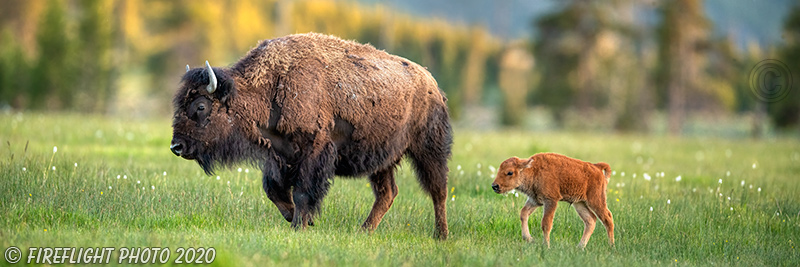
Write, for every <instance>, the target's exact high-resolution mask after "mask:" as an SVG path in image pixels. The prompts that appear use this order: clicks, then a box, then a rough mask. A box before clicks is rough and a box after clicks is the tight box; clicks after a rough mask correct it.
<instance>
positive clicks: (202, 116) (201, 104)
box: [188, 97, 211, 122]
mask: <svg viewBox="0 0 800 267" xmlns="http://www.w3.org/2000/svg"><path fill="white" fill-rule="evenodd" d="M210 104H211V101H210V100H208V99H207V98H205V97H199V98H197V99H195V100H194V101H193V102H192V104H191V106H189V110H188V111H189V115H190V116H189V117H190V118H191V119H192V120H194V121H196V122H205V121H206V118H208V115H209V112H210V111H211V110H209V109H207V107H208V105H210Z"/></svg>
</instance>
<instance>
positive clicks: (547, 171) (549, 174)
mask: <svg viewBox="0 0 800 267" xmlns="http://www.w3.org/2000/svg"><path fill="white" fill-rule="evenodd" d="M610 171H611V168H610V166H609V165H608V164H606V163H602V162H601V163H595V164H592V163H589V162H586V161H581V160H578V159H573V158H570V157H567V156H564V155H560V154H555V153H539V154H536V155H533V156H531V157H530V158H528V159H520V158H518V157H513V158H509V159H507V160H505V161H503V163H502V164H501V165H500V168H499V170H498V172H497V177H496V178H495V179H494V182H493V183H492V189H494V191H495V192H496V193H498V194H500V193H506V192H508V191H511V190H512V189H517V190H520V191H522V192H523V193H525V194H526V195H528V201H526V202H525V206H524V207H522V211H521V212H520V215H519V216H520V219H521V220H522V238H523V239H525V240H526V241H528V242H530V241H531V240H532V238H531V234H530V232H529V231H528V216H530V215H531V213H533V211H535V210H536V208H538V207H539V206H544V216H542V232H543V234H544V243H545V245H547V247H550V229H552V228H553V216H554V215H555V212H556V207H557V206H558V201H566V202H569V203H572V205H573V207H575V211H577V212H578V216H580V217H581V219H582V220H583V224H584V228H583V237H581V241H580V243H578V247H581V248H583V247H586V243H587V242H589V237H590V236H591V235H592V232H593V231H594V226H595V221H596V220H597V218H600V221H602V222H603V225H605V227H606V231H607V232H608V243H609V244H611V245H612V246H613V245H614V219H613V218H612V217H611V211H609V210H608V208H607V207H606V185H607V184H608V180H607V179H608V175H609V172H610Z"/></svg>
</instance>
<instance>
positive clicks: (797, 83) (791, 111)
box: [768, 5, 800, 128]
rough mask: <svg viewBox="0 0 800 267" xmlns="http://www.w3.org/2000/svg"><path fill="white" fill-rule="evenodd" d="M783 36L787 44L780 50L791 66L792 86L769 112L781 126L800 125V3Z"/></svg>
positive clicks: (795, 8)
mask: <svg viewBox="0 0 800 267" xmlns="http://www.w3.org/2000/svg"><path fill="white" fill-rule="evenodd" d="M783 32H784V34H783V36H784V40H786V46H784V47H783V49H782V50H781V51H780V55H781V57H780V58H781V59H783V60H784V61H783V62H784V63H786V64H787V65H788V67H789V72H790V73H791V75H792V82H793V83H792V88H789V90H790V92H789V95H788V96H787V97H786V98H785V99H783V100H780V101H778V102H777V103H772V104H771V105H770V106H769V108H768V112H769V114H770V117H771V118H772V120H773V121H774V122H775V125H777V126H778V127H780V128H790V127H795V128H796V127H798V126H800V67H798V62H800V5H795V6H794V8H792V11H791V12H790V13H789V16H788V17H787V18H786V21H785V23H784V26H783Z"/></svg>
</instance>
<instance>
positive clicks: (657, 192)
mask: <svg viewBox="0 0 800 267" xmlns="http://www.w3.org/2000/svg"><path fill="white" fill-rule="evenodd" d="M168 119H169V118H163V119H157V120H130V119H129V120H122V119H116V118H109V117H103V116H94V115H75V114H38V113H22V114H19V113H3V114H0V125H2V127H0V142H2V149H0V249H2V250H5V249H6V248H8V247H10V246H17V247H20V248H22V250H23V252H25V251H27V249H26V248H28V247H45V246H62V247H104V246H105V247H115V248H117V250H118V249H119V248H120V247H140V246H148V247H169V248H170V249H171V251H172V258H174V257H176V256H177V253H176V252H175V250H176V249H177V248H178V247H186V248H188V247H214V248H215V250H216V259H215V261H214V263H213V264H212V265H219V266H230V265H236V266H271V265H291V266H317V265H348V266H349V265H355V266H372V265H392V266H395V265H410V266H429V265H434V266H436V265H453V266H462V265H467V266H486V265H489V266H505V265H522V266H525V265H528V266H529V265H568V266H580V265H585V264H588V265H626V266H627V265H635V266H638V265H641V266H651V265H673V264H674V265H724V266H728V265H768V266H797V264H798V263H800V246H799V245H798V243H800V182H799V180H798V179H800V142H798V140H796V139H780V138H779V139H770V140H762V141H755V140H750V139H716V138H710V137H709V138H671V137H652V136H640V135H614V134H588V133H560V132H552V133H551V132H547V133H536V132H522V131H502V132H476V131H471V130H468V129H456V135H455V144H454V147H453V157H452V160H451V161H450V170H451V171H450V178H449V187H450V191H449V196H448V221H449V226H450V238H449V239H448V240H447V241H437V240H434V239H432V233H433V208H432V203H431V201H430V199H429V198H428V197H427V196H426V195H425V194H423V192H422V191H421V190H420V188H419V186H418V185H417V182H416V179H415V178H414V177H413V173H412V170H411V168H410V166H409V165H408V164H406V163H404V164H403V166H402V167H401V168H399V169H398V174H397V177H396V179H397V184H398V187H399V188H400V194H399V195H398V196H397V198H396V199H395V202H394V205H393V207H392V208H391V209H390V210H389V212H388V213H387V214H386V217H384V219H383V222H382V223H381V225H380V226H379V227H378V229H377V230H376V231H375V232H374V233H373V234H366V233H363V232H361V231H360V228H359V226H360V225H361V223H362V222H363V220H364V219H365V218H366V216H367V214H368V213H369V210H370V208H371V206H372V201H373V196H372V191H371V189H370V187H369V185H368V183H367V180H366V179H344V178H342V179H339V178H337V179H335V180H334V183H333V185H332V187H331V190H330V193H329V195H328V196H327V198H326V199H325V202H324V204H323V206H322V213H321V215H320V216H319V217H317V219H316V221H315V222H316V226H313V227H310V228H309V229H308V230H307V231H301V232H296V231H293V230H292V229H291V228H290V226H289V223H288V222H286V221H284V219H283V218H282V216H281V215H280V213H279V212H278V210H277V209H276V208H275V207H274V206H273V205H272V203H271V202H270V201H269V200H268V199H267V197H266V195H265V194H264V192H263V191H262V187H261V172H260V171H259V170H258V169H257V168H254V167H253V166H244V165H243V166H241V168H242V169H241V171H239V170H236V169H234V170H228V171H224V172H220V173H217V175H218V177H217V176H216V175H215V176H211V177H209V176H206V175H204V174H203V173H202V171H201V169H200V167H199V166H197V164H196V163H194V162H191V161H186V160H183V159H180V158H178V157H175V156H173V155H172V153H171V152H170V151H169V149H168V147H169V142H170V139H171V128H170V121H169V120H168ZM544 151H551V152H558V153H562V154H566V155H569V156H572V157H576V158H580V159H583V160H587V161H592V162H597V161H604V162H607V163H609V164H610V165H611V168H612V170H614V174H613V175H612V176H611V180H610V182H609V188H608V205H609V209H610V210H611V211H612V212H613V214H614V220H615V223H616V230H615V232H616V247H615V248H611V247H609V245H608V243H607V241H608V238H607V237H606V231H605V229H604V228H603V227H602V225H601V224H600V223H599V222H598V225H597V228H596V229H595V232H594V235H593V236H592V238H591V240H590V241H589V244H588V246H587V248H586V249H585V250H580V249H578V248H576V245H577V243H578V240H579V239H580V236H581V233H582V230H583V223H582V221H581V220H580V219H579V218H578V216H577V215H576V213H575V211H574V210H573V209H572V208H571V207H570V206H569V205H568V203H566V202H560V203H559V208H558V211H557V212H556V216H555V221H554V228H553V231H552V233H551V248H550V249H544V248H543V247H542V244H541V238H542V233H541V231H540V220H541V217H542V209H539V210H537V211H536V212H535V213H534V214H533V215H532V216H531V223H530V226H531V234H532V236H533V237H534V240H535V241H534V242H533V243H526V242H524V241H523V240H522V238H521V235H520V225H519V209H520V208H521V207H522V204H523V203H524V202H525V196H523V195H521V194H514V193H511V194H507V195H498V194H495V193H494V192H492V191H491V189H490V184H491V182H492V180H493V178H494V171H493V170H494V168H495V167H497V166H498V165H499V164H500V162H502V161H503V160H504V159H506V158H508V157H510V156H515V155H516V156H520V157H527V156H529V155H531V154H533V153H536V152H544ZM662 173H663V175H662ZM679 177H680V178H679ZM26 255H27V254H25V253H23V262H24V261H25V256H26ZM116 257H117V256H116V255H115V256H113V257H112V262H116V261H115V259H116ZM171 260H172V259H171ZM7 264H8V263H7V262H6V261H4V260H0V265H7Z"/></svg>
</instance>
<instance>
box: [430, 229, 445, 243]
mask: <svg viewBox="0 0 800 267" xmlns="http://www.w3.org/2000/svg"><path fill="white" fill-rule="evenodd" d="M433 238H436V239H439V240H442V241H444V240H447V231H435V232H434V233H433Z"/></svg>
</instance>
